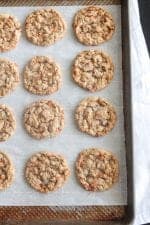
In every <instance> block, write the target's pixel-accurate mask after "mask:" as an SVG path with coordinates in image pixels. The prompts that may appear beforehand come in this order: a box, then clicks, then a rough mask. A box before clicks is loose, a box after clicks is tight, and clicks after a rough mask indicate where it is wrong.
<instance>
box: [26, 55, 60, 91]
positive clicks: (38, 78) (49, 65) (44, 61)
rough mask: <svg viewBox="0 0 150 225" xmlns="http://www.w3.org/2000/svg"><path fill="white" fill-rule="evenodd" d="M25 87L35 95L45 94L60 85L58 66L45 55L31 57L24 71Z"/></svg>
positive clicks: (56, 89)
mask: <svg viewBox="0 0 150 225" xmlns="http://www.w3.org/2000/svg"><path fill="white" fill-rule="evenodd" d="M23 75H24V86H25V88H26V89H27V90H28V91H30V92H32V93H33V94H37V95H47V94H51V93H53V92H56V91H58V89H59V88H60V87H61V82H62V79H61V72H60V68H59V66H58V65H57V64H56V63H55V62H54V61H53V60H51V59H50V58H48V57H46V56H35V57H33V58H32V59H31V60H30V61H29V63H28V64H27V66H26V67H25V71H24V74H23Z"/></svg>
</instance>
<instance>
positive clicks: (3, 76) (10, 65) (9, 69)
mask: <svg viewBox="0 0 150 225" xmlns="http://www.w3.org/2000/svg"><path fill="white" fill-rule="evenodd" d="M18 84H19V70H18V66H17V65H16V63H14V62H11V61H10V60H7V59H0V97H2V96H5V95H7V94H9V93H10V92H12V91H13V90H14V89H15V88H16V87H17V85H18Z"/></svg>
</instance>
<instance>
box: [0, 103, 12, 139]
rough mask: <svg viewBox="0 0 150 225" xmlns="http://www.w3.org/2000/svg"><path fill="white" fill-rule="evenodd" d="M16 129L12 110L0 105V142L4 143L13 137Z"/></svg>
mask: <svg viewBox="0 0 150 225" xmlns="http://www.w3.org/2000/svg"><path fill="white" fill-rule="evenodd" d="M15 129H16V120H15V117H14V114H13V112H12V110H11V109H10V108H9V107H8V106H6V105H4V104H1V105H0V141H6V140H7V139H8V138H9V137H10V136H12V135H13V133H14V131H15Z"/></svg>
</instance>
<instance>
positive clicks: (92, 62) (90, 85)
mask: <svg viewBox="0 0 150 225" xmlns="http://www.w3.org/2000/svg"><path fill="white" fill-rule="evenodd" d="M113 75H114V65H113V63H112V60H111V58H110V57H109V56H108V55H106V54H105V53H103V52H100V51H97V50H88V51H83V52H81V53H80V54H78V55H77V57H76V59H75V62H74V64H73V69H72V76H73V79H74V81H75V82H76V83H77V84H78V85H79V86H81V87H83V88H85V89H87V90H89V91H91V92H94V91H98V90H101V89H103V88H105V87H106V86H107V85H108V84H109V83H110V82H111V80H112V79H113Z"/></svg>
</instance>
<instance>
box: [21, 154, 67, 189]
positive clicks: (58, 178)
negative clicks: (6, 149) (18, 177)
mask: <svg viewBox="0 0 150 225" xmlns="http://www.w3.org/2000/svg"><path fill="white" fill-rule="evenodd" d="M69 175H70V170H69V168H68V165H67V162H66V160H65V159H64V158H63V157H62V156H61V155H57V154H54V153H50V152H40V153H37V154H35V155H33V156H32V157H31V158H30V159H29V160H28V162H27V164H26V169H25V177H26V179H27V182H28V183H29V184H30V185H31V187H32V188H34V189H36V190H37V191H39V192H43V193H47V192H50V191H55V190H57V189H58V188H60V187H62V186H63V184H64V183H65V181H66V180H67V179H68V177H69Z"/></svg>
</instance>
